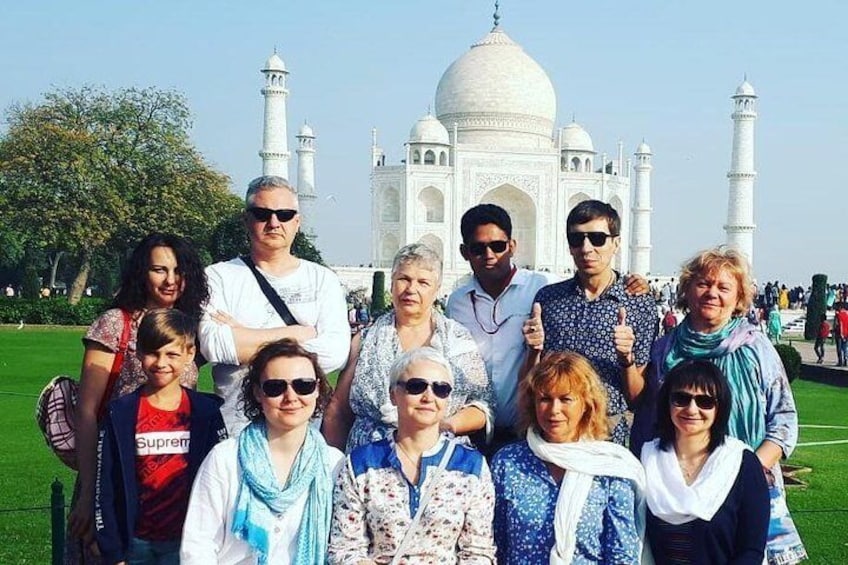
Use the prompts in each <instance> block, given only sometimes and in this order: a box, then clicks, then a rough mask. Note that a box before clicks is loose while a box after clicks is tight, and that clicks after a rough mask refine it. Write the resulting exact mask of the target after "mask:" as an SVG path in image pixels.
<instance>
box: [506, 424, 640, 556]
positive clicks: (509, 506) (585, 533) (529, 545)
mask: <svg viewBox="0 0 848 565" xmlns="http://www.w3.org/2000/svg"><path fill="white" fill-rule="evenodd" d="M492 480H493V481H494V483H495V543H496V544H497V546H498V563H501V564H505V565H510V564H515V565H519V564H520V565H532V564H539V565H542V564H544V565H547V564H548V563H550V552H551V548H552V547H553V546H554V514H555V511H556V501H557V495H558V494H559V485H558V484H557V483H556V482H555V481H554V479H553V477H551V474H550V472H549V471H548V468H547V467H546V466H545V463H544V462H543V461H542V460H541V459H539V458H538V457H536V455H535V454H534V453H533V452H532V451H531V450H530V446H529V445H527V441H526V440H525V441H521V442H518V443H513V444H511V445H508V446H506V447H504V448H503V449H501V450H500V451H499V452H498V453H497V454H496V455H495V457H494V459H493V460H492ZM639 547H640V540H639V534H638V532H637V530H636V517H635V492H634V490H633V486H632V484H631V483H630V481H628V480H626V479H619V478H615V477H606V476H596V477H595V478H594V479H593V481H592V488H591V490H590V491H589V498H588V499H587V500H586V504H585V505H584V506H583V513H582V514H581V516H580V521H579V522H578V524H577V544H576V547H575V549H574V556H573V560H572V563H574V564H580V563H615V564H628V563H633V564H638V563H639V557H640V556H639Z"/></svg>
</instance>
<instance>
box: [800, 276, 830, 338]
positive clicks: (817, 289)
mask: <svg viewBox="0 0 848 565" xmlns="http://www.w3.org/2000/svg"><path fill="white" fill-rule="evenodd" d="M826 293H827V275H822V274H818V275H813V287H812V290H811V291H810V300H809V301H808V302H807V320H806V322H805V324H804V339H816V337H818V335H819V327H820V326H821V317H822V314H824V315H827V306H826V305H825V301H826V298H825V295H826Z"/></svg>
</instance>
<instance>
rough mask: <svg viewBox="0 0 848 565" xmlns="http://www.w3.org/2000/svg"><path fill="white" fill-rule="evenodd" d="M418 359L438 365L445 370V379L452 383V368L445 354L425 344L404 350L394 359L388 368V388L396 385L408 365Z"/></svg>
mask: <svg viewBox="0 0 848 565" xmlns="http://www.w3.org/2000/svg"><path fill="white" fill-rule="evenodd" d="M420 361H429V362H430V363H435V364H436V365H439V366H440V367H442V368H443V369H444V370H445V373H446V376H447V379H448V380H449V381H450V382H451V383H453V369H452V368H451V366H450V363H449V362H448V360H447V359H445V356H444V355H442V354H441V353H440V352H439V351H437V350H435V349H433V348H432V347H427V346H425V347H417V348H415V349H410V350H409V351H404V352H403V353H401V354H400V356H398V358H397V359H395V361H394V363H392V368H391V369H389V388H392V387H394V386H395V385H397V383H398V381H399V380H400V378H401V377H402V376H403V375H405V374H406V371H407V370H409V367H410V366H411V365H413V364H414V363H418V362H420Z"/></svg>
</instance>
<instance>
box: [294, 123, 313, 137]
mask: <svg viewBox="0 0 848 565" xmlns="http://www.w3.org/2000/svg"><path fill="white" fill-rule="evenodd" d="M297 136H298V137H315V134H314V133H313V132H312V128H311V127H310V126H309V124H307V123H306V122H303V125H302V126H300V131H299V132H298V133H297Z"/></svg>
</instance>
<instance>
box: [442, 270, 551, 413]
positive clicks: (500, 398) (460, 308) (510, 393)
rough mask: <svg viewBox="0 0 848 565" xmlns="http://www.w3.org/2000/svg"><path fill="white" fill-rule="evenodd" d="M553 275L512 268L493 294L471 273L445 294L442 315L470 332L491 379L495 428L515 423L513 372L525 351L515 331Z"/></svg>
mask: <svg viewBox="0 0 848 565" xmlns="http://www.w3.org/2000/svg"><path fill="white" fill-rule="evenodd" d="M559 280H560V279H559V278H558V277H556V276H555V275H552V274H550V273H541V272H537V271H529V270H527V269H517V270H516V272H515V274H514V275H513V277H512V280H511V281H510V282H509V285H508V286H507V287H506V288H505V289H504V291H503V292H502V293H501V295H500V296H498V297H497V298H496V299H493V298H492V297H491V296H489V295H488V293H486V291H485V290H483V288H482V287H481V286H480V283H479V282H478V281H477V277H471V280H470V281H469V282H468V283H466V284H465V285H463V286H461V287H460V288H458V289H456V290H455V291H453V293H451V295H450V298H448V305H447V308H446V314H447V316H448V317H449V318H451V319H453V320H456V321H457V322H459V323H460V324H462V325H463V326H465V327H466V328H468V331H469V332H471V335H472V336H473V337H474V341H475V342H477V348H478V349H479V350H480V354H481V355H482V356H483V361H485V363H486V371H487V372H488V373H489V375H490V376H491V378H492V384H493V385H494V387H495V396H496V398H497V414H496V415H495V426H497V427H499V428H511V427H513V426H514V425H515V421H516V417H517V407H516V400H517V396H518V372H519V370H520V369H521V365H522V363H523V362H524V355H525V348H524V334H523V333H522V331H521V330H522V327H523V326H524V322H525V321H526V320H527V318H529V317H530V310H531V309H532V307H533V299H534V298H535V297H536V293H537V292H538V291H539V289H540V288H542V287H543V286H547V285H549V284H552V283H555V282H559ZM472 297H473V300H472Z"/></svg>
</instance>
